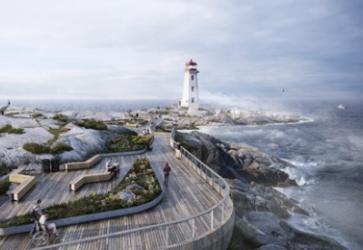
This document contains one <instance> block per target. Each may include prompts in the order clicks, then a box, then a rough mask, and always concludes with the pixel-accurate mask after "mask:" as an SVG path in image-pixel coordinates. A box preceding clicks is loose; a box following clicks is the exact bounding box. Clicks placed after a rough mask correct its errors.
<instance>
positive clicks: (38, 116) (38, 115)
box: [32, 113, 44, 119]
mask: <svg viewBox="0 0 363 250" xmlns="http://www.w3.org/2000/svg"><path fill="white" fill-rule="evenodd" d="M40 117H44V116H43V114H42V113H33V114H32V118H33V119H36V118H40Z"/></svg>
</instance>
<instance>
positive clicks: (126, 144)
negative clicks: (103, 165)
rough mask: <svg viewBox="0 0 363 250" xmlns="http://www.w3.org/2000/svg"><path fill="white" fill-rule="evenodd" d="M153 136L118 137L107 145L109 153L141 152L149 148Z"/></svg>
mask: <svg viewBox="0 0 363 250" xmlns="http://www.w3.org/2000/svg"><path fill="white" fill-rule="evenodd" d="M151 140H152V136H149V135H127V136H123V137H117V138H115V139H114V140H113V141H110V142H108V143H107V149H108V151H109V152H124V151H133V150H140V149H144V148H146V147H148V146H149V145H150V143H151Z"/></svg>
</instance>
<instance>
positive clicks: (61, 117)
mask: <svg viewBox="0 0 363 250" xmlns="http://www.w3.org/2000/svg"><path fill="white" fill-rule="evenodd" d="M53 120H57V121H59V122H62V123H66V122H68V117H67V116H65V115H63V114H60V113H58V114H55V115H54V116H53Z"/></svg>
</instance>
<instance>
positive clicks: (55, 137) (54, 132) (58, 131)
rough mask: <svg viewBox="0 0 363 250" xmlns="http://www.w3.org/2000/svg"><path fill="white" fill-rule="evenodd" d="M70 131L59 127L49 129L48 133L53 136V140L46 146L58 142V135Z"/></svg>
mask: <svg viewBox="0 0 363 250" xmlns="http://www.w3.org/2000/svg"><path fill="white" fill-rule="evenodd" d="M69 130H70V129H69V128H66V127H64V126H60V127H59V128H49V129H48V132H49V133H51V134H52V135H53V138H52V139H50V140H49V141H48V143H47V144H48V145H52V144H53V143H54V142H55V141H56V140H58V138H59V136H60V134H62V133H66V132H68V131H69Z"/></svg>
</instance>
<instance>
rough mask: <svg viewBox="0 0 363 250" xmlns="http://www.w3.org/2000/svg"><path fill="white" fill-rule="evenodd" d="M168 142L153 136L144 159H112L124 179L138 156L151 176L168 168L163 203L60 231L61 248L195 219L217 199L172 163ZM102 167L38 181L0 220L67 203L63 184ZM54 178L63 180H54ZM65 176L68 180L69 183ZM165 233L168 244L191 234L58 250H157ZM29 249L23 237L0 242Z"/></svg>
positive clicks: (185, 230)
mask: <svg viewBox="0 0 363 250" xmlns="http://www.w3.org/2000/svg"><path fill="white" fill-rule="evenodd" d="M168 140H169V134H164V133H160V134H157V135H156V137H155V141H154V146H153V151H151V152H148V153H146V154H145V155H135V156H124V157H119V158H118V159H119V160H120V161H121V165H122V166H124V167H125V170H123V172H124V173H126V172H127V169H128V167H126V166H129V167H131V164H132V162H133V161H134V160H135V159H136V158H139V157H142V156H147V157H148V158H149V159H150V161H151V163H152V165H153V166H157V171H158V172H157V174H160V175H162V169H161V168H162V165H163V163H164V162H165V161H168V162H169V164H170V166H171V169H172V172H171V176H170V180H169V189H168V191H167V194H166V196H165V198H164V199H163V201H162V202H161V203H160V204H159V205H158V206H156V207H155V208H153V209H151V210H148V211H146V212H142V213H139V214H135V215H130V216H124V217H120V218H116V219H109V220H103V221H99V222H94V223H88V224H81V225H76V226H70V227H66V228H60V229H59V232H60V240H59V241H60V242H66V241H71V240H77V239H80V238H87V237H91V236H97V235H103V234H107V233H112V232H119V231H123V230H128V229H134V228H138V227H142V226H146V225H153V224H159V223H166V222H171V221H175V220H180V219H183V218H187V217H191V216H194V215H197V214H198V213H201V212H203V211H205V210H206V209H208V208H210V207H212V206H213V205H215V204H216V203H217V202H218V201H219V200H221V198H222V197H221V195H220V194H219V193H217V192H216V191H215V190H214V189H212V188H211V187H210V186H209V185H208V184H207V183H206V182H205V181H204V180H203V179H202V178H201V177H200V176H199V175H197V174H195V173H194V172H193V170H191V169H190V168H187V167H186V166H184V165H183V164H182V162H181V161H179V160H177V159H176V158H175V156H174V153H173V151H172V150H171V148H170V146H169V144H168ZM102 166H103V162H102V163H100V164H99V165H98V166H97V167H95V168H94V169H92V170H86V171H77V172H78V173H77V172H70V173H68V174H66V175H65V173H54V174H50V177H49V179H50V180H42V181H40V183H39V184H38V185H37V187H36V189H34V190H33V191H32V193H31V194H30V195H29V196H27V197H26V198H25V200H24V201H23V202H24V204H28V207H27V206H26V205H23V206H22V205H21V204H8V203H6V204H4V205H3V206H1V207H0V211H1V212H0V215H1V216H6V217H9V216H11V215H8V213H10V214H14V213H17V212H19V213H22V212H26V211H28V210H29V209H31V206H30V204H33V203H34V202H35V200H36V199H38V198H43V199H49V200H48V201H47V202H50V203H53V202H55V201H56V200H57V201H64V200H67V199H70V198H69V197H68V196H69V194H70V193H69V191H68V183H69V180H70V179H72V178H73V177H74V176H75V175H77V174H79V173H80V172H87V171H100V169H99V168H101V167H102ZM58 175H63V176H61V177H60V176H58ZM68 175H73V177H72V176H68ZM122 175H124V174H121V176H122ZM67 178H68V179H67ZM119 178H122V177H119ZM114 184H115V181H113V182H110V183H100V184H90V185H87V186H85V187H84V188H82V190H81V192H80V193H78V194H76V195H75V197H71V199H74V198H76V197H78V196H79V195H86V194H88V193H90V192H104V191H107V190H109V189H110V188H111V187H112V185H114ZM43 185H46V186H43ZM49 193H50V194H49ZM54 196H56V197H54ZM57 196H58V197H57ZM10 205H13V210H15V211H16V212H14V211H13V210H11V209H10V208H9V206H10ZM29 206H30V207H29ZM3 208H5V209H6V211H5V210H3ZM2 218H4V217H2ZM208 220H210V219H209V218H203V217H202V218H200V219H199V220H197V221H196V230H205V229H206V228H207V223H208V222H207V221H208ZM158 230H162V229H158ZM170 231H171V232H170ZM166 233H168V234H169V235H168V236H169V237H168V240H170V241H173V238H175V239H176V238H187V237H190V234H191V229H190V226H189V225H188V224H186V225H185V226H180V225H179V226H178V227H177V228H175V230H169V232H155V231H148V232H140V233H139V234H137V235H136V236H135V234H133V235H132V237H130V236H128V235H125V236H122V237H115V238H113V239H104V240H98V241H95V242H92V241H90V242H89V243H87V244H82V246H70V247H67V248H62V249H130V248H131V249H157V248H156V247H155V246H157V244H158V241H165V238H163V237H164V236H163V235H165V234H166ZM186 235H188V236H186ZM30 247H31V242H30V236H29V234H22V235H16V236H8V237H2V238H0V249H9V250H10V249H11V250H12V249H29V248H30Z"/></svg>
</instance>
